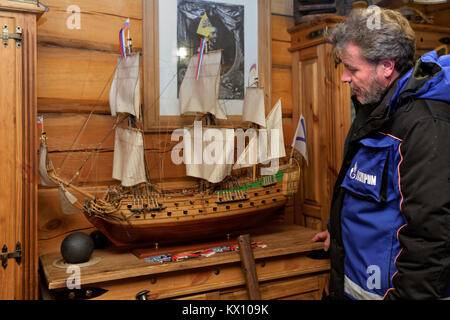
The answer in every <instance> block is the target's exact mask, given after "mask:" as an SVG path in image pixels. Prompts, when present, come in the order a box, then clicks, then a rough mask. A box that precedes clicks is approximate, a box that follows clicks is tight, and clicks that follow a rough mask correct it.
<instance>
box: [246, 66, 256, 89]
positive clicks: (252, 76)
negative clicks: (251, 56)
mask: <svg viewBox="0 0 450 320" xmlns="http://www.w3.org/2000/svg"><path fill="white" fill-rule="evenodd" d="M250 79H251V80H252V81H253V82H252V83H250ZM257 82H258V74H257V73H256V63H254V64H252V65H251V66H250V70H249V73H248V86H249V87H250V86H251V85H253V84H254V83H257Z"/></svg>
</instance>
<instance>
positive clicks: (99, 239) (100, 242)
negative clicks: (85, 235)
mask: <svg viewBox="0 0 450 320" xmlns="http://www.w3.org/2000/svg"><path fill="white" fill-rule="evenodd" d="M90 236H91V238H92V240H94V248H95V249H104V248H106V247H107V245H108V244H109V241H108V238H107V237H106V236H105V235H104V234H103V233H102V232H101V231H99V230H95V231H92V232H91V234H90Z"/></svg>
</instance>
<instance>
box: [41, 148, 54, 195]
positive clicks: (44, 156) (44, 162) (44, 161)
mask: <svg viewBox="0 0 450 320" xmlns="http://www.w3.org/2000/svg"><path fill="white" fill-rule="evenodd" d="M48 165H51V164H50V163H49V159H48V151H47V144H46V143H45V142H44V141H41V144H40V148H39V177H40V182H41V185H43V186H45V187H56V186H57V184H56V183H55V182H54V181H53V180H52V179H51V178H50V177H49V175H48V172H47V166H48Z"/></svg>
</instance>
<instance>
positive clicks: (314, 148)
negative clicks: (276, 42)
mask: <svg viewBox="0 0 450 320" xmlns="http://www.w3.org/2000/svg"><path fill="white" fill-rule="evenodd" d="M340 20H341V18H340V17H337V18H325V19H322V20H319V21H317V22H315V23H306V24H303V25H297V26H295V27H293V28H291V29H290V30H289V32H290V34H291V48H290V49H289V50H290V51H291V53H292V85H293V88H292V92H293V110H294V118H295V119H294V120H295V121H298V118H299V116H300V114H302V115H303V117H304V118H305V123H306V138H307V149H308V164H307V163H306V162H305V161H303V165H302V176H301V179H302V181H301V189H300V191H299V194H298V197H299V198H300V199H299V201H300V203H301V205H300V207H301V210H302V214H303V215H304V218H305V225H306V226H309V227H316V228H318V229H325V228H326V224H327V221H328V217H329V211H330V202H331V197H332V191H333V186H334V182H335V180H336V178H337V175H338V172H339V168H340V165H341V161H342V156H343V155H342V154H343V148H344V141H345V136H346V133H347V131H348V129H349V128H350V125H351V101H350V89H349V87H348V86H347V85H346V84H342V83H341V81H340V75H341V73H342V71H343V67H342V65H338V66H335V63H334V59H333V55H332V52H331V49H332V48H331V45H330V44H327V43H325V41H324V39H323V36H322V34H323V31H324V30H325V28H326V27H328V26H332V25H333V24H335V23H336V22H338V21H340ZM295 121H294V122H295ZM317 226H318V227H317Z"/></svg>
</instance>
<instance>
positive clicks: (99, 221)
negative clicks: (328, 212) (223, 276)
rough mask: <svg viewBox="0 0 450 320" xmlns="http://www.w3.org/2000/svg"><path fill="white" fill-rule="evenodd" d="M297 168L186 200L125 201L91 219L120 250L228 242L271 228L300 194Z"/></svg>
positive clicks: (137, 199) (86, 213)
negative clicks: (237, 235)
mask: <svg viewBox="0 0 450 320" xmlns="http://www.w3.org/2000/svg"><path fill="white" fill-rule="evenodd" d="M297 181H298V172H297V170H289V169H288V170H282V171H280V172H279V173H277V174H276V175H274V176H268V177H263V178H261V179H260V180H258V181H256V182H254V183H251V184H247V185H243V186H242V187H239V188H234V189H228V190H220V191H216V192H215V193H214V194H210V195H207V194H195V195H193V196H185V197H180V196H178V197H171V196H170V195H166V196H161V197H155V196H154V195H153V196H152V197H149V198H146V197H136V196H135V195H133V196H130V197H129V198H123V199H122V200H121V201H120V204H119V206H118V209H117V211H116V212H113V213H111V214H109V215H108V216H103V217H99V216H98V215H93V214H92V213H91V212H90V210H88V208H86V209H87V210H85V211H84V214H85V216H86V217H87V218H88V220H89V221H90V222H91V223H92V224H93V225H94V226H95V227H97V228H98V229H99V230H100V231H102V232H103V233H104V234H105V235H106V236H107V237H108V238H109V239H110V240H111V242H112V243H113V244H114V245H116V246H118V247H144V246H148V245H155V244H158V245H163V244H172V243H186V242H190V241H195V240H206V239H211V240H212V239H226V237H227V235H234V233H235V232H237V231H244V230H247V229H250V228H255V227H258V226H261V225H264V224H268V223H270V222H271V221H273V220H274V219H275V218H277V217H278V216H279V214H280V213H281V212H282V210H281V209H282V208H283V207H284V206H285V204H286V202H287V200H288V197H289V195H290V194H292V193H293V192H295V191H296V187H297V183H296V182H297Z"/></svg>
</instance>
